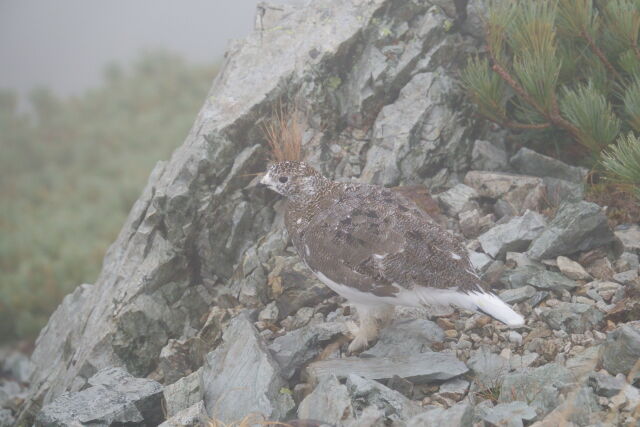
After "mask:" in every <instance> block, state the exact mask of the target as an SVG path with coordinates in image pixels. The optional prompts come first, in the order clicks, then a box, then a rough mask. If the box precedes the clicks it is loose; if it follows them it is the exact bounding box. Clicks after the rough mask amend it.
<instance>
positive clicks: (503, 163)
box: [471, 140, 509, 171]
mask: <svg viewBox="0 0 640 427" xmlns="http://www.w3.org/2000/svg"><path fill="white" fill-rule="evenodd" d="M471 167H472V168H473V169H475V170H479V171H505V170H507V169H509V162H508V160H507V152H506V151H504V150H503V149H502V148H499V147H497V146H496V145H495V144H492V143H490V142H489V141H483V140H477V141H476V142H474V143H473V151H471Z"/></svg>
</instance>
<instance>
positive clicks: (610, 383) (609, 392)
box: [588, 372, 627, 397]
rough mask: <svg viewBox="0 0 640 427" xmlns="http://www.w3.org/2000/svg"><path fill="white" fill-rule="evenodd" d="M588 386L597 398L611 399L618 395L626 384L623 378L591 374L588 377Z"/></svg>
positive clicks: (596, 373)
mask: <svg viewBox="0 0 640 427" xmlns="http://www.w3.org/2000/svg"><path fill="white" fill-rule="evenodd" d="M588 384H589V386H590V387H591V388H592V389H593V391H594V392H595V393H596V394H597V395H598V396H604V397H613V396H615V395H616V394H618V393H620V391H621V390H622V389H623V388H624V386H625V385H626V384H627V383H626V381H625V380H624V378H618V377H612V376H611V375H608V374H605V373H602V372H593V373H592V374H591V375H589V380H588Z"/></svg>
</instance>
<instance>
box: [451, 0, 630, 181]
mask: <svg viewBox="0 0 640 427" xmlns="http://www.w3.org/2000/svg"><path fill="white" fill-rule="evenodd" d="M639 32H640V0H596V1H593V0H537V1H531V0H513V1H507V0H503V1H494V2H493V3H492V4H491V6H490V8H489V12H488V16H487V19H486V23H485V38H486V45H487V48H486V55H484V56H482V57H476V58H473V59H472V60H471V61H469V64H468V66H467V68H466V69H465V70H464V72H463V74H462V80H463V84H464V86H465V87H466V89H467V90H468V92H469V94H470V97H471V99H472V100H473V101H474V102H475V104H476V105H477V108H478V112H479V113H480V114H481V115H483V116H485V117H486V118H487V119H489V120H491V121H493V122H496V123H498V124H500V125H502V126H504V127H508V128H513V129H521V130H525V131H526V132H525V135H527V136H532V135H533V138H537V139H547V140H548V139H553V140H554V141H557V140H558V139H562V138H563V137H564V138H568V139H572V140H574V141H576V142H578V143H580V144H582V145H583V146H584V147H586V148H587V149H588V150H589V152H590V153H591V157H590V160H591V162H592V165H594V164H595V163H596V162H598V161H599V160H601V159H604V160H603V163H601V164H602V165H603V166H604V167H605V168H606V170H607V171H608V172H609V173H610V174H612V175H614V176H615V177H616V179H617V180H624V181H625V182H627V183H633V184H634V185H637V183H638V181H637V180H636V181H633V180H632V179H630V177H631V176H632V177H634V179H635V178H637V176H638V174H640V169H635V170H634V171H633V173H632V174H630V173H629V172H630V170H631V169H634V168H638V164H637V163H634V162H633V161H629V159H626V158H625V157H624V156H627V155H629V154H630V153H633V152H635V153H637V152H638V151H640V148H639V147H638V140H637V139H636V138H635V137H633V135H635V134H636V133H637V132H640V48H639V47H638V36H639ZM627 133H631V134H632V136H631V137H629V138H625V137H622V135H626V134H627ZM616 141H617V142H616ZM613 143H615V144H617V146H616V145H612V147H611V148H610V150H609V151H607V153H608V155H606V156H604V157H601V153H602V150H603V149H605V148H607V147H609V145H610V144H613ZM621 156H622V157H621ZM607 159H609V160H607ZM611 159H617V162H614V161H612V160H611ZM620 165H625V166H624V168H620ZM620 173H625V175H620Z"/></svg>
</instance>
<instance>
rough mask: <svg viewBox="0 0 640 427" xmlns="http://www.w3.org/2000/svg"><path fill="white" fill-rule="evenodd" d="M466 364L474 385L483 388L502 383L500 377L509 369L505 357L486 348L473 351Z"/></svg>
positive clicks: (509, 366)
mask: <svg viewBox="0 0 640 427" xmlns="http://www.w3.org/2000/svg"><path fill="white" fill-rule="evenodd" d="M467 365H468V366H469V369H470V370H471V374H472V377H473V382H474V386H475V387H476V388H480V389H483V390H484V389H491V388H495V387H497V386H499V385H500V384H502V379H503V378H504V377H505V375H507V374H508V373H509V371H510V369H511V365H510V363H509V361H508V360H507V359H505V358H503V357H502V356H499V355H497V354H494V353H491V352H490V351H488V350H487V349H486V348H481V349H479V350H477V351H475V352H474V353H473V354H472V355H471V357H470V358H469V360H468V361H467Z"/></svg>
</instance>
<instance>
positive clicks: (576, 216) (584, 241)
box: [527, 202, 614, 259]
mask: <svg viewBox="0 0 640 427" xmlns="http://www.w3.org/2000/svg"><path fill="white" fill-rule="evenodd" d="M613 238H614V235H613V232H612V231H611V229H610V228H609V224H608V221H607V216H606V215H605V214H604V212H602V209H601V208H600V206H598V205H596V204H595V203H590V202H578V203H564V204H563V205H561V206H560V209H559V210H558V212H557V213H556V216H555V218H553V220H552V221H551V223H549V226H548V227H547V229H546V230H545V231H543V232H542V234H540V235H539V236H538V237H537V238H536V239H535V240H534V241H533V242H532V243H531V247H530V248H529V250H528V251H527V254H528V255H529V256H530V257H532V258H534V259H543V258H555V257H557V256H558V255H570V254H573V253H576V252H580V251H586V250H589V249H593V248H596V247H598V246H602V245H606V244H608V243H610V242H611V241H613Z"/></svg>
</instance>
